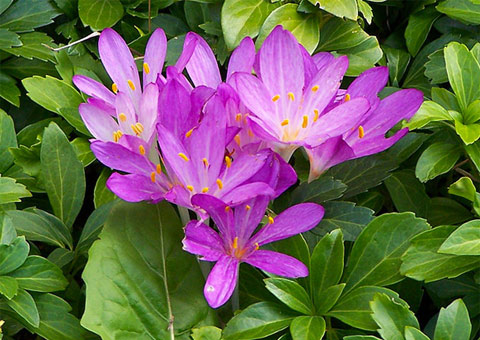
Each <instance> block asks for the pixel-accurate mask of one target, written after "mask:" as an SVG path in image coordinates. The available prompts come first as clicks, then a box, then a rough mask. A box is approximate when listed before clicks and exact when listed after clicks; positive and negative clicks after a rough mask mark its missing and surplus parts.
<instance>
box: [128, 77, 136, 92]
mask: <svg viewBox="0 0 480 340" xmlns="http://www.w3.org/2000/svg"><path fill="white" fill-rule="evenodd" d="M127 83H128V86H130V88H131V89H132V91H135V84H133V81H131V80H130V79H128V80H127Z"/></svg>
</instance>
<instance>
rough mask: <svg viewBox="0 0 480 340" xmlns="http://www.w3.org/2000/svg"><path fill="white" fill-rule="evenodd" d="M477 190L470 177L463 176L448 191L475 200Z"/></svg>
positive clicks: (471, 200)
mask: <svg viewBox="0 0 480 340" xmlns="http://www.w3.org/2000/svg"><path fill="white" fill-rule="evenodd" d="M476 192H477V190H476V188H475V185H474V184H473V182H472V180H471V179H470V177H462V178H460V179H459V180H458V181H456V182H455V183H453V184H450V186H449V187H448V193H449V194H451V195H455V196H460V197H463V198H465V199H467V200H469V201H470V202H473V201H474V200H475V194H476Z"/></svg>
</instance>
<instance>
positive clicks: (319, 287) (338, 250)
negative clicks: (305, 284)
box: [309, 229, 344, 306]
mask: <svg viewBox="0 0 480 340" xmlns="http://www.w3.org/2000/svg"><path fill="white" fill-rule="evenodd" d="M343 256H344V246H343V234H342V231H341V230H340V229H336V230H334V231H332V232H331V233H329V234H327V235H325V236H324V237H323V238H322V239H321V240H320V242H318V244H317V245H316V246H315V249H314V250H313V253H312V258H311V261H310V268H309V272H310V292H311V294H312V295H313V297H314V302H315V306H318V305H320V303H322V296H323V294H322V293H323V292H324V291H325V290H326V289H327V288H328V287H330V286H333V285H336V284H337V283H338V282H339V281H340V278H341V277H342V273H343Z"/></svg>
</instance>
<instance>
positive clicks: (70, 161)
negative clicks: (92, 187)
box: [40, 123, 85, 227]
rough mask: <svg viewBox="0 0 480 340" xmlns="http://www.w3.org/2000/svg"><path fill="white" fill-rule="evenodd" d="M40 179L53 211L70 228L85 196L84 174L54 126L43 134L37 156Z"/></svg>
mask: <svg viewBox="0 0 480 340" xmlns="http://www.w3.org/2000/svg"><path fill="white" fill-rule="evenodd" d="M40 160H41V162H42V176H43V182H44V185H45V189H46V191H47V194H48V199H49V200H50V204H51V205H52V207H53V211H54V213H55V215H56V216H58V218H60V219H61V220H62V221H63V222H64V223H65V225H67V226H68V227H71V226H72V225H73V222H74V221H75V218H76V217H77V215H78V213H79V212H80V209H81V207H82V202H83V198H84V196H85V173H84V171H83V165H82V163H81V162H80V161H79V160H78V158H77V155H76V154H75V150H74V149H73V147H72V146H71V145H70V143H69V142H68V139H67V137H66V136H65V134H64V133H63V132H62V130H61V129H60V128H59V127H58V125H56V124H55V123H51V124H50V125H49V126H48V127H47V128H46V129H45V132H44V134H43V141H42V148H41V152H40Z"/></svg>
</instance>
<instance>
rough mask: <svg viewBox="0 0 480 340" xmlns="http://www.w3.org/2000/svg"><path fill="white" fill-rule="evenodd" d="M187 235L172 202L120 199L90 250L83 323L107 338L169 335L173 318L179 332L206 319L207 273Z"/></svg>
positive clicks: (86, 268) (175, 327) (157, 337)
mask: <svg viewBox="0 0 480 340" xmlns="http://www.w3.org/2000/svg"><path fill="white" fill-rule="evenodd" d="M139 221H142V222H141V229H138V226H139V224H138V222H139ZM139 230H141V232H139ZM182 237H183V232H182V229H181V224H180V221H179V219H178V217H177V216H176V214H175V212H174V210H173V208H172V207H171V206H170V205H169V204H168V203H165V202H162V203H160V204H156V205H152V204H129V203H125V202H122V203H119V204H117V205H116V206H115V207H114V209H113V210H112V212H111V214H110V217H109V219H108V220H107V222H106V223H105V226H104V228H103V231H102V233H101V234H100V240H97V241H96V242H95V243H94V245H93V246H92V247H91V248H90V251H89V260H88V263H87V265H86V267H85V270H84V272H83V280H84V281H85V282H86V285H87V292H86V296H87V300H86V306H85V313H84V314H83V317H82V321H81V323H82V325H83V326H84V327H85V328H87V329H89V330H91V331H93V332H95V333H97V334H98V335H100V336H101V337H102V338H103V339H114V338H117V339H118V338H122V337H129V338H135V339H149V338H154V339H166V338H169V337H170V335H169V334H170V333H169V320H174V324H173V327H174V330H175V333H182V332H184V331H185V330H189V329H191V328H192V327H193V326H195V325H196V324H198V323H199V322H201V321H202V320H205V319H206V318H207V315H208V307H207V305H206V302H205V299H204V297H203V294H202V292H203V279H202V274H201V272H200V269H199V267H198V264H197V261H196V260H195V258H194V257H193V256H192V255H190V254H188V253H186V252H184V251H183V250H182V248H181V239H182ZM111 301H115V303H111ZM99 306H101V308H99ZM192 306H195V308H192ZM148 334H150V335H148Z"/></svg>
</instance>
